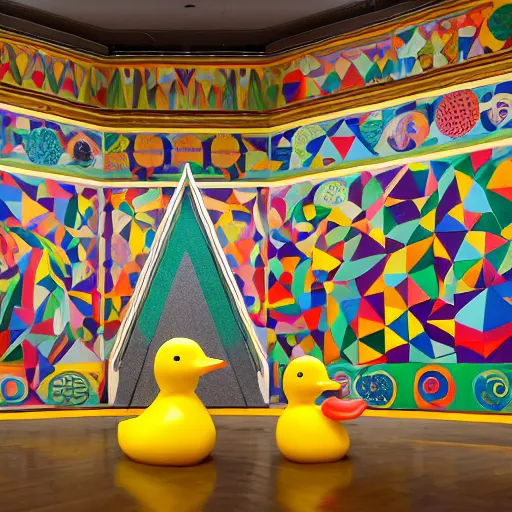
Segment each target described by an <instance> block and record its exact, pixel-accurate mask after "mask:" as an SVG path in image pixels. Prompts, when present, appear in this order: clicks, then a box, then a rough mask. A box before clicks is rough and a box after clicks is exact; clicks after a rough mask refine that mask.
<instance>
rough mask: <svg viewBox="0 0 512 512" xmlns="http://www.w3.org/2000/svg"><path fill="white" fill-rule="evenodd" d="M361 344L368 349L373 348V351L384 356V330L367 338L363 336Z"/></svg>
mask: <svg viewBox="0 0 512 512" xmlns="http://www.w3.org/2000/svg"><path fill="white" fill-rule="evenodd" d="M361 342H362V343H364V344H365V345H368V346H369V347H370V348H373V350H375V352H378V353H379V354H384V353H385V352H386V343H385V336H384V329H382V330H380V331H377V332H374V333H373V334H370V335H368V336H363V337H362V338H361Z"/></svg>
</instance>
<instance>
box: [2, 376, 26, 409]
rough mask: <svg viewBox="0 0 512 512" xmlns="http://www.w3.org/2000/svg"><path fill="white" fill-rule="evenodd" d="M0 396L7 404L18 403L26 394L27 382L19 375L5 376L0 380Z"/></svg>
mask: <svg viewBox="0 0 512 512" xmlns="http://www.w3.org/2000/svg"><path fill="white" fill-rule="evenodd" d="M0 393H1V398H2V399H3V400H4V401H5V402H6V403H8V404H19V403H21V402H23V400H25V398H27V396H28V384H27V382H26V381H25V380H23V379H20V378H19V377H14V376H7V377H4V378H3V379H2V380H1V381H0Z"/></svg>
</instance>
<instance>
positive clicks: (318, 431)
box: [276, 405, 350, 463]
mask: <svg viewBox="0 0 512 512" xmlns="http://www.w3.org/2000/svg"><path fill="white" fill-rule="evenodd" d="M276 438H277V446H278V448H279V450H280V451H281V453H282V454H283V456H284V457H285V458H286V459H288V460H290V461H292V462H300V463H320V462H336V461H338V460H340V459H342V458H343V457H345V455H346V454H347V452H348V449H349V447H350V439H349V437H348V433H347V430H346V429H345V427H344V426H343V425H341V424H340V423H338V422H336V421H333V420H330V419H329V418H326V417H325V416H324V414H323V412H322V410H321V408H320V407H318V406H316V405H292V406H289V407H287V408H286V409H285V411H284V413H283V414H282V415H281V417H280V418H279V421H278V422H277V429H276Z"/></svg>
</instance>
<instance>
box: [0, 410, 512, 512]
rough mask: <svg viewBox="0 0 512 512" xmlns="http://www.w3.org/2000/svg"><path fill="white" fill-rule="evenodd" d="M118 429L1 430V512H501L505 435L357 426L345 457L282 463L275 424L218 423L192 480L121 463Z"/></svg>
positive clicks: (511, 498) (26, 426) (455, 427)
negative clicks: (212, 445) (210, 453)
mask: <svg viewBox="0 0 512 512" xmlns="http://www.w3.org/2000/svg"><path fill="white" fill-rule="evenodd" d="M119 421H120V419H119V418H85V419H56V420H34V421H2V422H0V432H1V435H0V510H1V511H2V512H25V511H38V512H43V511H45V512H46V511H52V512H53V511H55V512H59V511H66V512H70V511H72V512H82V511H98V512H99V511H112V512H115V511H126V512H128V511H138V510H140V511H148V512H149V511H151V512H160V511H166V512H168V511H172V512H192V511H200V510H205V511H207V512H210V511H212V512H215V511H223V512H231V511H247V512H251V511H263V512H265V511H270V512H274V511H276V512H277V511H289V512H299V511H300V512H314V511H321V512H328V511H338V510H340V511H350V512H359V511H388V510H389V511H393V512H402V511H404V512H405V511H411V512H412V511H414V512H417V511H423V510H425V511H427V510H428V511H433V512H439V511H445V510H446V511H450V512H454V511H459V510H460V511H473V510H475V511H476V510H478V511H487V510H489V511H490V510H495V511H506V510H511V508H512V427H511V426H508V425H495V424H472V423H461V422H451V421H419V420H406V419H402V420H399V419H396V420H394V419H382V418H360V419H358V420H357V421H354V422H352V423H350V424H349V425H348V428H349V432H350V436H351V439H352V448H351V450H350V457H349V459H347V460H344V461H342V462H340V463H337V464H330V465H318V466H301V465H295V464H291V463H287V462H285V461H283V460H282V459H281V458H280V456H279V453H278V452H277V449H276V446H275V442H274V428H275V423H276V421H277V418H274V417H216V418H215V422H216V424H217V427H218V442H217V447H216V450H215V453H214V457H213V459H212V460H210V461H208V462H206V463H205V464H203V465H201V466H198V467H195V468H187V469H175V468H157V467H146V466H141V465H138V464H135V463H133V462H131V461H129V460H127V459H126V458H125V457H124V456H123V455H122V454H121V453H120V451H119V449H118V447H117V442H116V426H117V423H118V422H119Z"/></svg>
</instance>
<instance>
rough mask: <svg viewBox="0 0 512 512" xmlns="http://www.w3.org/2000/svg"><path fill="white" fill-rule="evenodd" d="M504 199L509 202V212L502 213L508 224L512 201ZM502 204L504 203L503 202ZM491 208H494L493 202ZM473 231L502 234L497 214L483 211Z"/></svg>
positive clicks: (505, 223) (505, 222)
mask: <svg viewBox="0 0 512 512" xmlns="http://www.w3.org/2000/svg"><path fill="white" fill-rule="evenodd" d="M503 200H504V201H506V202H507V205H508V208H509V212H508V213H507V214H504V215H502V221H503V222H504V224H503V225H504V226H507V225H508V224H507V219H508V220H510V202H509V201H507V200H506V199H505V198H503ZM501 204H502V206H503V205H504V203H501ZM491 208H493V210H494V205H492V204H491ZM471 231H487V232H488V233H492V234H493V235H498V236H499V235H500V234H501V226H500V225H499V224H498V221H497V220H496V216H495V215H494V213H491V212H487V213H482V216H481V217H480V218H479V219H478V221H477V222H476V224H475V225H474V226H473V229H472V230H471Z"/></svg>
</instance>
